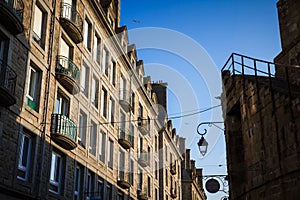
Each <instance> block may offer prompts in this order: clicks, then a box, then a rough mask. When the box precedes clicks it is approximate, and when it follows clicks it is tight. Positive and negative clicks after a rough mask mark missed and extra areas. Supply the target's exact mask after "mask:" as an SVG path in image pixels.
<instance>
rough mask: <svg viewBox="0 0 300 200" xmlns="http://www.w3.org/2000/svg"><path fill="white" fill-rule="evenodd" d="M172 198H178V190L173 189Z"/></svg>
mask: <svg viewBox="0 0 300 200" xmlns="http://www.w3.org/2000/svg"><path fill="white" fill-rule="evenodd" d="M171 197H172V198H173V199H175V198H177V190H176V189H171Z"/></svg>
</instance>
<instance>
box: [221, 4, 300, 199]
mask: <svg viewBox="0 0 300 200" xmlns="http://www.w3.org/2000/svg"><path fill="white" fill-rule="evenodd" d="M277 8H278V16H279V24H280V33H281V44H282V52H281V53H280V54H279V55H278V56H277V57H276V58H275V59H274V62H275V63H272V62H267V61H262V60H258V59H254V58H251V57H248V56H243V55H239V54H232V55H231V56H230V58H229V59H228V61H227V63H226V64H225V66H224V68H223V69H222V79H223V94H222V107H223V114H224V119H225V137H226V146H227V163H228V175H229V186H230V199H272V200H274V199H278V200H279V199H280V200H282V199H298V198H297V197H298V196H299V192H300V181H299V180H300V179H299V177H300V170H299V162H300V157H299V152H300V151H299V150H300V148H299V144H300V143H299V142H300V140H299V138H300V132H299V128H300V123H299V122H300V118H299V117H300V109H299V108H300V104H299V103H300V101H299V98H300V90H299V65H300V62H299V58H298V57H299V55H300V54H299V53H300V51H299V44H300V40H299V39H300V31H299V27H300V26H299V23H300V3H299V1H295V0H280V1H279V2H278V3H277Z"/></svg>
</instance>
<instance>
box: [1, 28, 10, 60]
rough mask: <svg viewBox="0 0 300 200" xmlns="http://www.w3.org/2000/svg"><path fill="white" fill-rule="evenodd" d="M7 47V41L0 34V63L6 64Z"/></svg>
mask: <svg viewBox="0 0 300 200" xmlns="http://www.w3.org/2000/svg"><path fill="white" fill-rule="evenodd" d="M8 47H9V40H8V39H7V38H6V37H4V36H2V34H1V33H0V62H3V63H6V59H7V57H8V56H7V54H8ZM0 64H1V63H0Z"/></svg>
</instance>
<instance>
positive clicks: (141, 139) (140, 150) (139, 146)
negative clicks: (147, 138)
mask: <svg viewBox="0 0 300 200" xmlns="http://www.w3.org/2000/svg"><path fill="white" fill-rule="evenodd" d="M138 148H139V151H138V157H139V158H140V156H141V152H142V151H143V138H142V137H140V136H139V140H138Z"/></svg>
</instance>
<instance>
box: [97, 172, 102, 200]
mask: <svg viewBox="0 0 300 200" xmlns="http://www.w3.org/2000/svg"><path fill="white" fill-rule="evenodd" d="M97 196H98V197H99V198H98V199H99V200H101V199H102V197H103V179H102V178H100V177H98V181H97Z"/></svg>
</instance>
